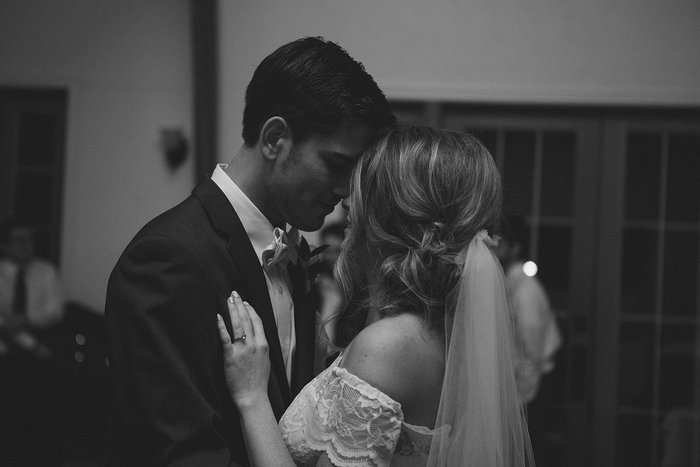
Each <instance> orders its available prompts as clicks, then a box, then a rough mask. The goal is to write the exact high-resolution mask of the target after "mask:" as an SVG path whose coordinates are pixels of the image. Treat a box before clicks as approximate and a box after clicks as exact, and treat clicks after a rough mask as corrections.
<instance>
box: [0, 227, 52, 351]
mask: <svg viewBox="0 0 700 467" xmlns="http://www.w3.org/2000/svg"><path fill="white" fill-rule="evenodd" d="M0 235H1V237H0V245H1V246H2V257H1V258H0V354H2V353H8V352H10V351H11V350H12V349H13V348H16V349H18V350H20V351H25V352H31V353H33V354H35V355H36V356H38V357H46V356H48V354H47V353H48V349H47V348H46V347H44V346H43V345H41V344H40V343H39V341H38V340H37V338H36V333H37V332H38V331H41V330H43V329H47V328H50V327H51V326H53V325H55V324H58V323H59V322H60V321H61V319H62V318H63V294H62V291H61V287H60V284H59V280H58V273H57V271H56V268H55V267H54V266H53V265H52V264H51V263H49V262H47V261H44V260H42V259H39V258H37V257H36V256H35V254H34V230H33V229H32V227H30V226H28V225H26V224H23V223H21V222H19V221H16V220H8V221H5V222H4V223H3V225H2V228H1V229H0Z"/></svg>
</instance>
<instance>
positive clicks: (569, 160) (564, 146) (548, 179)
mask: <svg viewBox="0 0 700 467" xmlns="http://www.w3.org/2000/svg"><path fill="white" fill-rule="evenodd" d="M575 152H576V134H575V133H573V132H571V131H546V132H544V134H543V136H542V195H541V206H542V215H544V216H571V215H572V211H573V205H574V161H575Z"/></svg>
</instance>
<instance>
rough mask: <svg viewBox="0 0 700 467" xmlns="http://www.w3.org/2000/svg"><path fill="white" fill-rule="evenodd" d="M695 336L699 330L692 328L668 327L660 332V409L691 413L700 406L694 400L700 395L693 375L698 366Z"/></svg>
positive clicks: (674, 325)
mask: <svg viewBox="0 0 700 467" xmlns="http://www.w3.org/2000/svg"><path fill="white" fill-rule="evenodd" d="M696 335H697V333H696V328H695V326H692V325H677V324H666V325H664V326H662V328H661V365H660V369H659V370H660V374H659V405H660V406H661V408H663V409H671V408H681V409H686V410H690V409H692V408H693V404H694V403H695V402H697V401H695V400H694V395H696V394H697V391H696V389H695V371H694V370H695V368H696V364H697V362H696V359H695V349H696ZM699 358H700V357H699ZM698 389H699V390H700V388H698ZM698 397H700V396H698Z"/></svg>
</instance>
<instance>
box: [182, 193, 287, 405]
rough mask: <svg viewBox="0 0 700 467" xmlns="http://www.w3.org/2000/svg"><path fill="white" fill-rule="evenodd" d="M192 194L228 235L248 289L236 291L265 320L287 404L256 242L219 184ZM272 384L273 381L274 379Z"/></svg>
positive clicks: (281, 361) (279, 351)
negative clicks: (254, 244)
mask: <svg viewBox="0 0 700 467" xmlns="http://www.w3.org/2000/svg"><path fill="white" fill-rule="evenodd" d="M193 194H194V195H195V196H197V197H198V198H199V199H200V201H201V203H202V205H203V206H204V209H205V210H206V211H207V214H208V216H209V219H210V221H211V223H212V225H213V226H214V228H215V229H217V230H219V231H221V232H223V233H225V234H227V235H228V236H229V237H228V245H227V247H228V252H229V254H230V255H231V259H232V260H233V263H234V265H235V266H236V268H237V269H238V271H239V275H240V277H241V280H242V281H243V283H244V285H245V290H238V291H237V292H239V293H240V294H241V296H242V297H243V299H244V300H247V301H248V302H249V303H250V304H251V305H252V306H253V308H255V311H256V312H257V313H258V315H259V316H260V320H261V321H262V322H263V326H264V328H265V337H266V338H267V342H268V346H269V351H270V364H271V367H272V373H273V374H274V376H275V380H276V385H277V386H278V388H279V390H280V392H281V394H282V397H283V399H284V404H285V406H286V405H288V404H289V403H290V402H291V395H290V390H289V384H288V382H287V372H286V370H285V365H284V358H283V357H282V348H281V346H280V342H279V334H278V332H277V324H276V323H275V315H274V313H273V311H272V303H271V302H270V294H269V291H268V289H267V281H266V280H265V275H264V273H263V270H262V268H261V267H260V262H259V261H258V257H257V255H256V254H255V250H254V249H253V245H251V243H250V239H249V238H248V234H247V233H246V231H245V229H244V228H243V224H241V221H240V219H239V218H238V215H237V214H236V211H235V210H234V209H233V207H232V206H231V203H229V201H228V199H227V198H226V196H225V195H224V194H223V193H222V192H221V190H220V189H219V187H218V186H216V183H214V182H213V181H211V180H206V181H205V182H203V183H201V184H199V185H198V186H197V187H196V188H195V190H194V191H193ZM246 292H247V293H246ZM271 384H273V382H272V381H271ZM280 415H281V414H280Z"/></svg>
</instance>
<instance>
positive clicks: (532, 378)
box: [496, 216, 561, 465]
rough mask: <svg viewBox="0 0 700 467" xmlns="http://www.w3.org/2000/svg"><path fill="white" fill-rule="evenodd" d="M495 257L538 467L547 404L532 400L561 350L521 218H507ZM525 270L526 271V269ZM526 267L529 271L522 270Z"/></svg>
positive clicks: (522, 397) (527, 228)
mask: <svg viewBox="0 0 700 467" xmlns="http://www.w3.org/2000/svg"><path fill="white" fill-rule="evenodd" d="M501 230H502V232H501V236H500V237H499V239H498V242H497V246H496V255H497V256H498V259H499V260H500V261H501V264H502V265H503V271H504V273H505V277H506V290H507V292H508V296H509V298H510V302H511V307H512V312H513V318H514V321H515V329H516V335H517V343H518V347H519V349H520V350H521V352H520V355H519V358H518V359H517V364H516V381H517V385H518V395H519V397H520V401H521V403H522V404H527V413H528V427H529V430H530V436H531V439H532V445H533V450H534V452H535V458H536V459H537V462H538V465H543V459H542V456H543V454H544V453H545V451H546V448H545V447H544V446H543V443H544V439H543V436H544V434H543V423H544V418H545V417H544V412H545V410H546V404H547V401H544V400H537V402H535V400H536V398H537V395H538V393H539V390H540V387H541V384H542V383H543V382H544V381H543V378H544V376H545V375H547V374H548V373H550V372H551V371H552V370H553V369H554V357H555V355H556V353H557V351H558V350H559V348H560V347H561V334H560V332H559V327H558V325H557V321H556V316H555V315H554V313H553V311H552V308H551V306H550V303H549V298H548V297H547V293H546V291H545V288H544V287H543V285H542V283H541V282H540V281H539V279H538V278H537V276H536V275H535V274H536V269H535V268H536V267H532V266H534V264H532V265H531V264H528V263H527V262H526V261H527V259H528V254H529V245H530V230H529V227H528V225H527V224H526V223H525V221H524V219H523V218H521V217H518V216H508V217H507V218H506V222H505V225H504V227H503V229H501ZM526 265H527V266H526ZM528 266H529V267H528Z"/></svg>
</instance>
